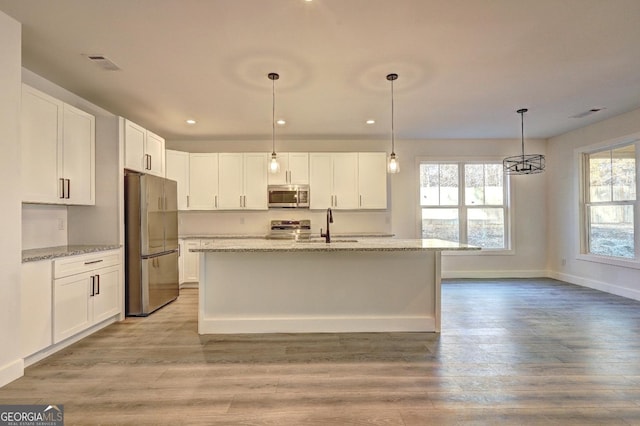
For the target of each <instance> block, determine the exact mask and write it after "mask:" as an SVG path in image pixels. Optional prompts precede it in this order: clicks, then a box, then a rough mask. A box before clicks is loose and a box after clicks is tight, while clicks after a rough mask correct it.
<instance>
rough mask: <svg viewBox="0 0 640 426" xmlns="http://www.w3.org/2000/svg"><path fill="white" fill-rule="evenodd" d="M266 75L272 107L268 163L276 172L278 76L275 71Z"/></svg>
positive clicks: (278, 165) (277, 170)
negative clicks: (270, 91) (269, 160)
mask: <svg viewBox="0 0 640 426" xmlns="http://www.w3.org/2000/svg"><path fill="white" fill-rule="evenodd" d="M267 77H269V80H271V90H272V95H273V98H272V99H273V104H272V106H273V108H272V117H271V148H272V150H271V162H270V163H269V171H270V172H271V173H278V172H279V171H280V163H279V162H278V157H277V156H276V80H277V79H279V78H280V76H279V75H278V74H277V73H275V72H270V73H269V74H268V75H267Z"/></svg>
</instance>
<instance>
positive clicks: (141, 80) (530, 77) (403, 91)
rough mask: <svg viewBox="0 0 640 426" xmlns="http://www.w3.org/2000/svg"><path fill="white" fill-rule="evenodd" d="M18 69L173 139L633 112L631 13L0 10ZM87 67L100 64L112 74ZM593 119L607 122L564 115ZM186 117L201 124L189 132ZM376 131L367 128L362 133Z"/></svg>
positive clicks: (229, 6)
mask: <svg viewBox="0 0 640 426" xmlns="http://www.w3.org/2000/svg"><path fill="white" fill-rule="evenodd" d="M0 10H2V11H4V12H5V13H7V14H9V15H11V16H13V17H14V18H16V19H17V20H18V21H20V22H22V23H23V44H24V48H23V63H24V66H25V67H26V68H28V69H30V70H32V71H34V72H36V73H37V74H40V75H42V76H44V77H46V78H47V79H49V80H51V81H53V82H55V83H57V84H59V85H61V86H63V87H65V88H67V89H69V90H70V91H72V92H74V93H76V94H78V95H80V96H81V97H83V98H85V99H88V100H90V101H92V102H93V103H95V104H97V105H100V106H102V107H104V108H105V109H107V110H109V111H111V112H113V113H115V114H117V115H122V116H125V117H127V118H130V119H131V120H133V121H135V122H138V123H139V124H141V125H143V126H145V127H147V128H149V129H151V130H153V131H155V132H156V133H158V134H160V135H161V136H164V137H165V138H167V139H172V140H197V139H254V138H267V139H270V138H271V115H272V110H271V107H272V105H271V102H272V97H271V96H272V92H271V89H272V88H271V80H269V79H268V78H267V74H268V73H269V72H277V73H279V74H280V80H278V81H277V82H276V116H277V117H276V118H280V117H282V118H284V119H286V120H287V124H286V125H285V126H284V127H281V128H280V127H279V128H278V129H277V130H276V137H277V138H287V139H293V138H344V137H348V138H358V139H362V138H386V137H389V135H390V126H391V120H390V116H391V87H390V83H389V82H388V81H387V80H386V78H385V76H386V75H387V74H388V73H390V72H395V73H398V74H399V79H398V80H397V81H396V82H395V83H394V89H395V129H396V138H398V139H402V138H512V137H519V135H520V119H519V116H518V114H517V113H516V110H517V109H518V108H521V107H528V108H529V113H528V114H527V115H526V116H525V134H526V136H527V137H539V138H546V137H550V136H554V135H558V134H561V133H564V132H566V131H568V130H572V129H575V128H578V127H582V126H585V125H587V124H589V123H592V122H595V121H600V120H602V119H605V118H608V117H611V116H614V115H617V114H620V113H623V112H627V111H630V110H632V109H635V108H638V107H640V24H639V23H640V1H639V0H533V1H532V0H313V1H312V2H305V1H303V0H135V1H132V0H56V1H43V0H0ZM83 54H102V55H105V56H106V57H108V58H109V59H110V60H111V61H113V62H114V63H115V64H117V65H118V66H119V67H120V68H121V70H119V71H105V70H103V69H101V68H100V67H98V66H97V65H96V64H94V63H92V62H91V61H89V60H88V59H87V58H86V57H85V56H83ZM594 107H605V108H606V109H604V110H603V111H601V112H599V113H596V114H592V115H589V116H586V117H583V118H571V117H572V116H574V115H577V114H580V113H582V112H584V111H586V110H589V109H591V108H594ZM187 118H194V119H196V120H197V121H198V123H197V124H196V125H194V126H189V125H187V124H186V123H185V120H186V119H187ZM369 118H373V119H375V120H376V121H377V122H376V124H374V125H366V124H365V120H366V119H369Z"/></svg>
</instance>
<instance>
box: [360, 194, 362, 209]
mask: <svg viewBox="0 0 640 426" xmlns="http://www.w3.org/2000/svg"><path fill="white" fill-rule="evenodd" d="M360 207H362V194H360Z"/></svg>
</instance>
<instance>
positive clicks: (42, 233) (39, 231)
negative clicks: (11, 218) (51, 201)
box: [22, 204, 67, 250]
mask: <svg viewBox="0 0 640 426" xmlns="http://www.w3.org/2000/svg"><path fill="white" fill-rule="evenodd" d="M66 245H67V207H66V206H53V205H47V204H23V205H22V249H23V250H29V249H35V248H42V247H57V246H66Z"/></svg>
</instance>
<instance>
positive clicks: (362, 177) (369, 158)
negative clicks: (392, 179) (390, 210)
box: [358, 152, 387, 209]
mask: <svg viewBox="0 0 640 426" xmlns="http://www.w3.org/2000/svg"><path fill="white" fill-rule="evenodd" d="M358 187H359V190H360V200H359V201H360V203H359V204H360V208H361V209H386V208H387V154H386V153H384V152H361V153H359V154H358Z"/></svg>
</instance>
